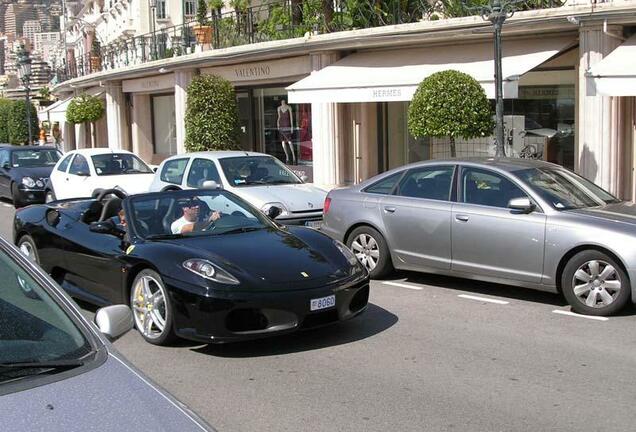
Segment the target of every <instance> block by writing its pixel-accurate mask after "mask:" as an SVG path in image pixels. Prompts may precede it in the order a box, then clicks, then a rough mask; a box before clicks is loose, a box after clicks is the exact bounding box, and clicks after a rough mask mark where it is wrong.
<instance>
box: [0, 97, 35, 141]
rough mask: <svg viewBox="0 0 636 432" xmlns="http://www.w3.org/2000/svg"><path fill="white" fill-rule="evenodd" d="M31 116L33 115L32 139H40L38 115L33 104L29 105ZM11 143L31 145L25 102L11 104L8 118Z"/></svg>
mask: <svg viewBox="0 0 636 432" xmlns="http://www.w3.org/2000/svg"><path fill="white" fill-rule="evenodd" d="M29 108H30V109H29V110H28V112H29V114H30V115H31V138H32V139H36V138H37V137H38V132H39V128H38V113H37V111H36V109H35V106H33V104H32V103H29ZM7 125H8V133H9V142H10V143H11V144H14V145H22V144H30V143H29V128H28V126H27V104H26V101H24V100H17V101H14V102H12V103H11V108H10V109H9V118H8V122H7Z"/></svg>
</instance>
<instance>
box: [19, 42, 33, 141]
mask: <svg viewBox="0 0 636 432" xmlns="http://www.w3.org/2000/svg"><path fill="white" fill-rule="evenodd" d="M16 63H17V66H18V73H19V74H20V80H21V81H22V85H23V86H24V90H25V93H26V110H25V111H26V118H27V129H28V131H29V132H28V133H29V145H31V144H33V134H32V132H31V99H30V97H29V92H30V91H31V87H30V81H31V57H30V56H29V53H28V51H27V50H26V49H25V48H24V45H20V46H19V48H18V53H17V59H16Z"/></svg>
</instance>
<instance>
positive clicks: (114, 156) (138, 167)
mask: <svg viewBox="0 0 636 432" xmlns="http://www.w3.org/2000/svg"><path fill="white" fill-rule="evenodd" d="M91 159H93V164H94V165H95V172H96V173H97V175H98V176H106V175H122V174H152V173H153V171H152V170H151V169H150V168H149V167H148V165H146V164H145V163H144V162H143V161H142V160H141V159H139V158H138V157H137V156H135V155H133V154H129V153H106V154H100V155H95V156H92V157H91Z"/></svg>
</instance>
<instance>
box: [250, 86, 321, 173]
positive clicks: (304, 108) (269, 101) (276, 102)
mask: <svg viewBox="0 0 636 432" xmlns="http://www.w3.org/2000/svg"><path fill="white" fill-rule="evenodd" d="M253 94H254V96H253V99H254V106H255V108H256V110H255V114H256V119H255V120H256V130H257V134H258V135H259V136H260V142H261V148H262V151H263V152H265V153H267V154H270V155H272V156H275V157H276V158H278V159H279V160H280V161H281V162H284V163H285V164H287V165H290V166H291V167H292V169H294V170H295V171H298V170H301V171H306V170H307V168H310V167H311V166H312V163H313V143H312V133H311V105H310V104H288V103H287V92H286V90H285V88H284V87H277V88H266V89H256V90H254V92H253ZM295 167H296V168H295ZM304 174H305V175H307V174H308V173H307V172H304ZM309 177H310V176H309Z"/></svg>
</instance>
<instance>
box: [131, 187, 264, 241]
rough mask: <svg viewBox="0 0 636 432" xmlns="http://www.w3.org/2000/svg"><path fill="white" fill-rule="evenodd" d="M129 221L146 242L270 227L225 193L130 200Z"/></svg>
mask: <svg viewBox="0 0 636 432" xmlns="http://www.w3.org/2000/svg"><path fill="white" fill-rule="evenodd" d="M130 207H131V211H132V215H130V216H129V217H128V220H129V221H130V223H132V225H133V228H134V230H135V232H136V233H137V235H139V236H140V237H142V238H145V239H149V240H150V239H161V238H171V237H182V236H203V235H223V234H234V233H240V232H247V231H254V230H259V229H263V228H269V227H272V226H273V224H272V222H271V221H270V220H269V219H268V218H267V217H266V216H265V215H264V214H263V213H261V212H260V211H259V210H257V209H255V208H254V207H252V206H251V205H249V204H248V203H247V202H245V201H243V200H242V199H241V198H239V197H237V196H236V195H234V194H232V193H229V192H226V191H216V190H215V191H212V190H189V191H169V192H161V193H154V194H147V195H141V196H139V197H133V198H131V201H130Z"/></svg>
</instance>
